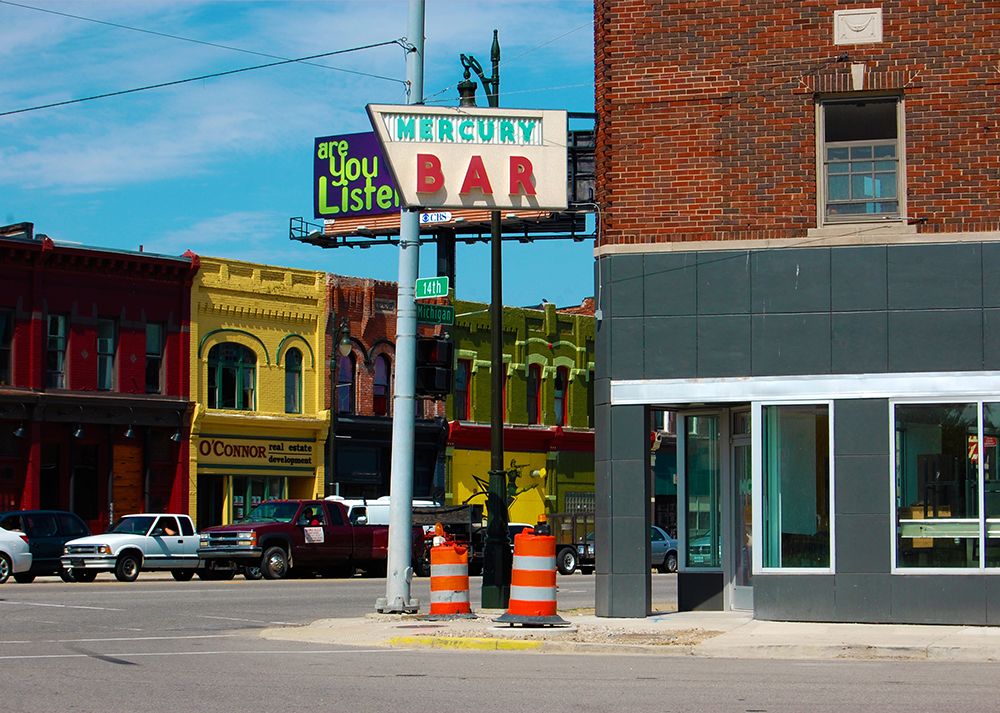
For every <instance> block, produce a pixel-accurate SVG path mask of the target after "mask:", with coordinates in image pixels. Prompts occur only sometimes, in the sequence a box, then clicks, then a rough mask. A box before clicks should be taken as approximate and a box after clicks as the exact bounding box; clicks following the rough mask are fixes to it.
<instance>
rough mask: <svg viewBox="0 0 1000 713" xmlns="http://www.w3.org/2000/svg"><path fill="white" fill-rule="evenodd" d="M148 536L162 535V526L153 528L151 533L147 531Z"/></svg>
mask: <svg viewBox="0 0 1000 713" xmlns="http://www.w3.org/2000/svg"><path fill="white" fill-rule="evenodd" d="M149 536H150V537H163V528H162V527H157V528H155V529H154V530H153V531H152V532H151V533H149Z"/></svg>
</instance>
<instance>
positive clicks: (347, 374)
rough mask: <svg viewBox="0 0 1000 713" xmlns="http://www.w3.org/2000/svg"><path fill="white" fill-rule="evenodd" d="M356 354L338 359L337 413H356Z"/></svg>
mask: <svg viewBox="0 0 1000 713" xmlns="http://www.w3.org/2000/svg"><path fill="white" fill-rule="evenodd" d="M354 370H355V364H354V354H348V355H347V356H341V357H338V358H337V413H354Z"/></svg>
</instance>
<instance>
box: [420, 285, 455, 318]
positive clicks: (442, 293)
mask: <svg viewBox="0 0 1000 713" xmlns="http://www.w3.org/2000/svg"><path fill="white" fill-rule="evenodd" d="M447 296H448V276H447V275H442V276H441V277H418V278H417V292H416V295H415V296H414V299H417V300H426V299H431V298H434V297H447ZM449 324H450V323H449Z"/></svg>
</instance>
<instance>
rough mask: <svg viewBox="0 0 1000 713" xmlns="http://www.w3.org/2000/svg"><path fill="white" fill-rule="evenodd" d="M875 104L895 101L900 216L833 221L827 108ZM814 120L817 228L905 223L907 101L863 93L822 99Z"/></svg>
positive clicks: (881, 140) (900, 97)
mask: <svg viewBox="0 0 1000 713" xmlns="http://www.w3.org/2000/svg"><path fill="white" fill-rule="evenodd" d="M875 101H895V102H896V162H897V170H896V202H897V210H898V214H897V215H892V216H890V215H870V216H869V215H864V214H861V215H858V214H855V215H846V216H844V217H843V218H842V219H837V220H830V219H829V218H828V217H827V215H826V207H827V203H828V201H829V192H828V190H827V174H826V147H827V146H828V144H827V143H826V140H825V139H824V138H823V137H824V135H825V133H826V111H825V109H826V107H827V106H829V105H831V104H843V103H850V102H854V103H857V102H875ZM815 112H816V113H815V117H816V196H817V200H816V225H817V226H820V227H825V226H831V225H835V226H839V225H845V224H846V225H850V224H852V223H867V224H871V223H880V224H885V223H902V222H905V220H906V214H907V204H906V102H905V99H904V97H903V96H902V95H900V94H894V93H889V94H884V93H883V94H864V95H861V96H853V95H850V96H845V95H837V96H828V97H820V98H818V99H817V100H816V105H815ZM879 142H884V140H883V139H879ZM834 143H836V144H837V145H840V144H843V145H845V146H847V145H850V144H852V143H853V144H855V145H860V144H865V145H867V144H868V143H876V142H863V141H855V142H846V141H845V142H834Z"/></svg>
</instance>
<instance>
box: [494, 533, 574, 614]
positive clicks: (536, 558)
mask: <svg viewBox="0 0 1000 713" xmlns="http://www.w3.org/2000/svg"><path fill="white" fill-rule="evenodd" d="M541 522H544V520H542V521H541ZM496 621H498V622H502V623H505V624H511V625H513V624H527V625H534V626H555V625H559V626H563V625H568V624H569V622H568V621H566V620H565V619H563V618H562V617H560V616H558V615H557V614H556V538H555V537H553V536H552V535H536V534H535V531H534V529H532V528H530V527H529V528H525V529H524V530H522V531H521V532H520V533H519V534H517V535H515V536H514V563H513V569H512V572H511V579H510V601H509V602H508V604H507V612H506V613H505V614H503V615H502V616H500V617H499V618H497V619H496Z"/></svg>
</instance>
